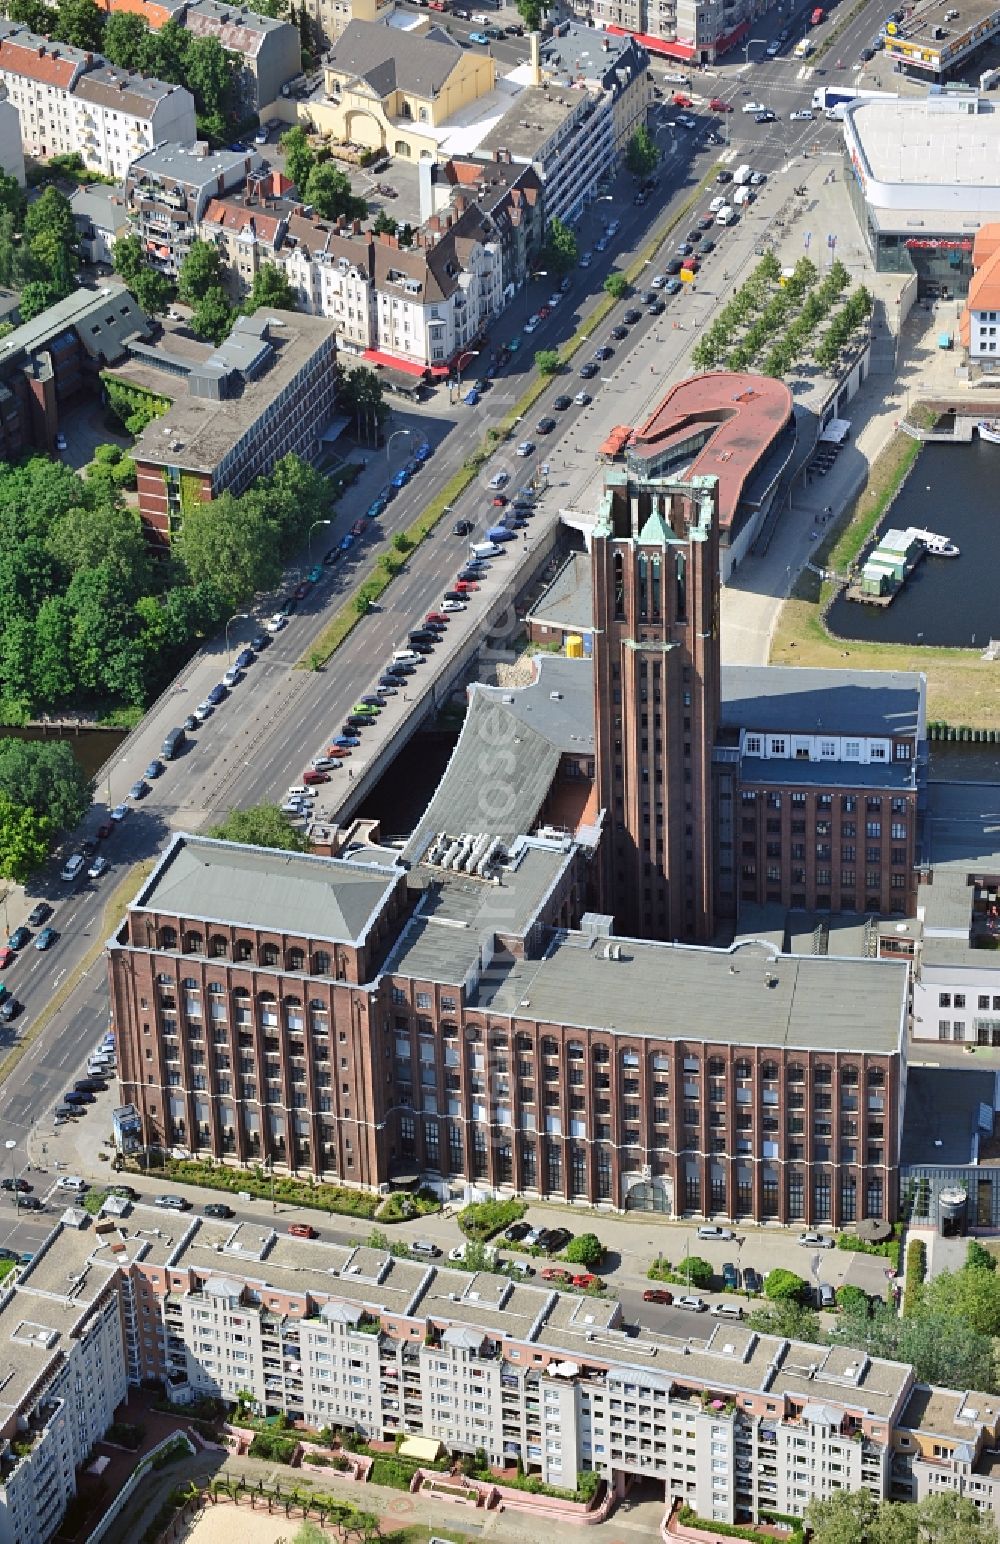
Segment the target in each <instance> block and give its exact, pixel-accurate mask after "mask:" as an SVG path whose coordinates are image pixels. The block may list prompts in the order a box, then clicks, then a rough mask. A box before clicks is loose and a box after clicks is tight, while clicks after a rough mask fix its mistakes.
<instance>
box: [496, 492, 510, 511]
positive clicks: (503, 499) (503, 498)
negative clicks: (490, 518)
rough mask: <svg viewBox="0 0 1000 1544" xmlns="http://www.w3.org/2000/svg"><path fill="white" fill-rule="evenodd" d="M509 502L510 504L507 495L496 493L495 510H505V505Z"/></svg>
mask: <svg viewBox="0 0 1000 1544" xmlns="http://www.w3.org/2000/svg"><path fill="white" fill-rule="evenodd" d="M508 502H509V500H508V498H507V495H506V493H494V495H493V503H494V506H495V508H497V509H503V507H504V505H505V504H506V503H508Z"/></svg>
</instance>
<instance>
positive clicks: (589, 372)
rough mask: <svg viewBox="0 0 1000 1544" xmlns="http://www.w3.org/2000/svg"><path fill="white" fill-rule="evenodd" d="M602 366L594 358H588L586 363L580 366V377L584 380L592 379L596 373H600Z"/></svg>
mask: <svg viewBox="0 0 1000 1544" xmlns="http://www.w3.org/2000/svg"><path fill="white" fill-rule="evenodd" d="M600 370H601V367H600V365H599V364H595V362H594V360H592V359H588V360H587V363H586V364H585V365H581V366H580V378H581V380H584V381H592V380H593V379H594V376H595V375H599V374H600Z"/></svg>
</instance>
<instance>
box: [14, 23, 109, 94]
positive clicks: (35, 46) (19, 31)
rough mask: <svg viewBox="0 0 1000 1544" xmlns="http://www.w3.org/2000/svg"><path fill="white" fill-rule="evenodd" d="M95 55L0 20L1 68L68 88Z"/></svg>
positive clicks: (45, 83) (27, 78) (41, 83)
mask: <svg viewBox="0 0 1000 1544" xmlns="http://www.w3.org/2000/svg"><path fill="white" fill-rule="evenodd" d="M94 57H95V56H94V55H93V54H85V53H83V52H82V51H81V50H80V49H79V48H71V47H70V46H69V44H68V43H50V42H48V40H47V39H46V38H40V37H38V36H36V34H35V33H33V32H29V31H28V29H27V27H18V26H14V25H12V24H11V23H10V22H0V71H3V70H7V71H9V72H10V74H12V75H21V76H23V77H24V79H26V80H34V81H37V82H38V83H39V85H42V86H62V87H64V88H65V89H68V88H69V87H70V86H71V85H72V84H73V81H74V78H75V77H76V75H77V74H78V73H79V71H80V70H81V69H87V68H88V67H89V66H90V65H91V64H92V63H93V62H94ZM97 58H98V59H99V58H100V55H98V56H97Z"/></svg>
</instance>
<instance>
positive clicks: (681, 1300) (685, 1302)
mask: <svg viewBox="0 0 1000 1544" xmlns="http://www.w3.org/2000/svg"><path fill="white" fill-rule="evenodd" d="M674 1307H675V1308H686V1309H687V1310H688V1311H689V1312H690V1313H704V1312H705V1310H706V1309H707V1307H708V1304H707V1303H706V1302H705V1299H704V1298H703V1297H695V1296H693V1294H690V1293H686V1292H685V1293H684V1294H682V1296H681V1297H675V1298H674Z"/></svg>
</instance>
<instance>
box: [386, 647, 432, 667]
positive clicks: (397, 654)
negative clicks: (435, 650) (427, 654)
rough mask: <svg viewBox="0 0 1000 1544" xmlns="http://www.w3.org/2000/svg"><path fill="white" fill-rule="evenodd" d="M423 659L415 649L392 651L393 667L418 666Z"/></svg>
mask: <svg viewBox="0 0 1000 1544" xmlns="http://www.w3.org/2000/svg"><path fill="white" fill-rule="evenodd" d="M423 657H424V656H423V655H422V654H418V653H417V651H416V649H393V651H392V662H393V664H394V665H419V663H420V661H421V660H422V659H423Z"/></svg>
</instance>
